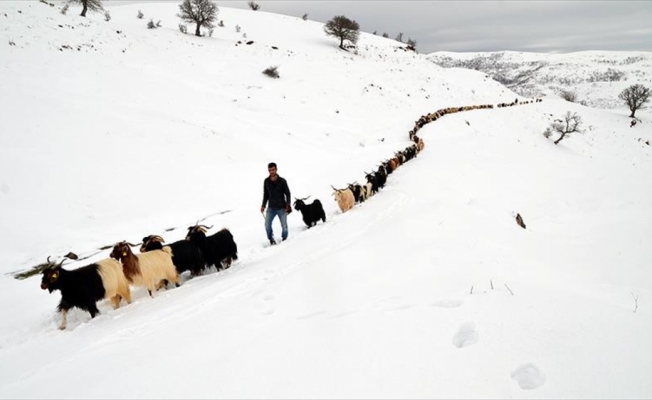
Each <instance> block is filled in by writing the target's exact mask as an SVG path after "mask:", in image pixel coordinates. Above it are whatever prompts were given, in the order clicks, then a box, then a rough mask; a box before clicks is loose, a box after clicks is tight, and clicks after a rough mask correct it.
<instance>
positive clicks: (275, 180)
mask: <svg viewBox="0 0 652 400" xmlns="http://www.w3.org/2000/svg"><path fill="white" fill-rule="evenodd" d="M267 171H268V172H269V177H267V178H265V182H264V183H263V205H262V206H260V212H261V213H264V212H265V205H266V204H267V202H268V201H269V207H268V208H267V213H266V214H265V230H266V231H267V239H269V243H271V244H276V241H275V240H274V232H273V231H272V221H273V220H274V217H276V216H277V215H278V219H279V220H280V221H281V229H282V231H281V238H282V239H283V240H286V239H287V238H288V214H289V213H291V212H292V207H290V204H291V203H290V202H291V197H290V188H289V187H288V183H287V181H286V180H285V179H283V178H281V177H280V176H278V174H277V173H276V163H273V162H272V163H269V165H267Z"/></svg>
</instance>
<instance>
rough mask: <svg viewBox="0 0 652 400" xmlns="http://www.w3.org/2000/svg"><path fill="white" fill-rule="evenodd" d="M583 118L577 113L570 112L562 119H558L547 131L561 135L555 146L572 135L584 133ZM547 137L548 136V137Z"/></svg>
mask: <svg viewBox="0 0 652 400" xmlns="http://www.w3.org/2000/svg"><path fill="white" fill-rule="evenodd" d="M581 126H582V117H580V116H579V115H577V113H572V114H571V112H570V111H567V112H566V115H564V116H563V117H562V119H556V120H555V121H554V122H553V123H552V124H550V126H549V127H548V128H547V129H546V131H547V132H557V133H559V135H560V136H559V139H557V140H555V142H554V143H555V144H559V142H561V141H562V140H564V138H565V137H566V136H568V135H570V134H571V133H574V132H577V133H582V132H583V130H582V129H581ZM546 137H547V136H546Z"/></svg>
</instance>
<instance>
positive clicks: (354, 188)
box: [294, 183, 364, 210]
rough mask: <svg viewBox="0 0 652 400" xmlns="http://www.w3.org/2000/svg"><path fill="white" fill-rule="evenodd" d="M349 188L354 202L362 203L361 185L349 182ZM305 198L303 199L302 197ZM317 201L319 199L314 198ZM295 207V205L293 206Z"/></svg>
mask: <svg viewBox="0 0 652 400" xmlns="http://www.w3.org/2000/svg"><path fill="white" fill-rule="evenodd" d="M349 189H350V190H351V193H353V198H354V199H355V202H356V203H362V202H363V201H364V196H363V193H362V186H360V185H358V184H357V183H355V184H353V183H349ZM306 199H307V197H306ZM303 200H305V199H303ZM316 201H319V200H316ZM294 208H296V207H294ZM296 209H297V210H298V208H296Z"/></svg>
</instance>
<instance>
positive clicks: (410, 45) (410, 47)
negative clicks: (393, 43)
mask: <svg viewBox="0 0 652 400" xmlns="http://www.w3.org/2000/svg"><path fill="white" fill-rule="evenodd" d="M407 48H408V50H412V51H417V41H416V40H412V38H408V41H407Z"/></svg>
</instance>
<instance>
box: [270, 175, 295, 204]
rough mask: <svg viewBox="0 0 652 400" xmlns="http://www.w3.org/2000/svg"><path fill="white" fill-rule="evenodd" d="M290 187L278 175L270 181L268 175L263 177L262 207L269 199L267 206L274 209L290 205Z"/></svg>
mask: <svg viewBox="0 0 652 400" xmlns="http://www.w3.org/2000/svg"><path fill="white" fill-rule="evenodd" d="M286 199H287V200H286ZM290 199H291V197H290V188H289V187H288V183H287V181H286V180H285V179H283V178H281V177H280V176H279V177H277V179H276V181H272V179H271V178H270V177H267V178H266V179H265V182H264V183H263V207H265V204H267V201H268V200H269V208H273V209H275V210H278V209H281V208H286V207H290Z"/></svg>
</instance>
